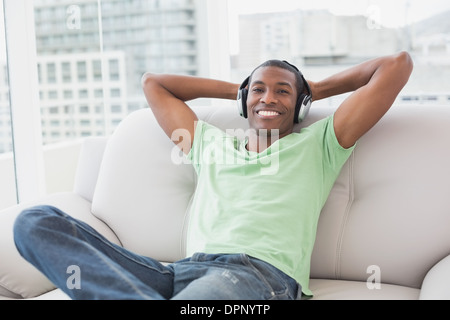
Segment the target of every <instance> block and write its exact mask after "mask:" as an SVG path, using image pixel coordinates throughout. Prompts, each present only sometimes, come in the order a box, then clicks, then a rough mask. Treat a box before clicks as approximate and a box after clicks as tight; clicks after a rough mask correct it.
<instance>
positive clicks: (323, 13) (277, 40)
mask: <svg viewBox="0 0 450 320" xmlns="http://www.w3.org/2000/svg"><path fill="white" fill-rule="evenodd" d="M228 8H229V21H230V24H229V30H230V40H231V41H230V51H231V55H232V66H231V68H232V72H233V79H234V80H235V81H237V82H240V81H242V80H243V79H245V78H246V77H247V76H248V74H249V73H250V72H251V71H252V70H253V68H254V67H256V66H257V65H259V64H260V63H261V62H263V61H264V60H267V59H269V58H279V59H283V60H288V61H290V62H291V63H293V64H295V65H297V67H299V68H300V69H301V70H302V72H303V74H304V75H305V77H306V78H310V79H314V80H320V79H323V78H324V77H326V76H327V75H331V74H332V73H335V72H337V71H340V70H342V69H344V68H346V67H348V66H350V65H354V64H357V63H359V62H362V61H364V60H366V59H369V58H374V57H377V56H381V55H385V54H390V53H394V52H397V51H400V50H407V51H408V52H409V53H410V54H411V56H412V58H413V60H414V72H413V74H412V76H411V78H410V81H409V82H408V84H407V85H406V86H405V88H404V89H403V91H402V93H401V94H400V96H399V99H398V103H403V104H407V103H414V104H415V103H427V104H446V105H448V104H449V103H448V99H446V97H448V93H449V88H450V87H449V85H448V79H450V40H449V39H450V38H449V34H450V28H449V25H448V23H447V21H448V17H449V16H450V3H449V2H446V1H442V0H429V1H428V0H427V1H423V0H404V1H385V0H371V1H357V0H356V1H355V0H343V1H289V0H279V1H265V0H260V1H256V0H247V1H239V0H228ZM341 98H344V97H341ZM341 98H339V97H336V98H335V99H329V100H328V101H323V102H322V101H320V102H317V104H316V105H318V104H320V103H324V104H329V105H333V106H334V105H337V104H338V103H339V102H340V101H341Z"/></svg>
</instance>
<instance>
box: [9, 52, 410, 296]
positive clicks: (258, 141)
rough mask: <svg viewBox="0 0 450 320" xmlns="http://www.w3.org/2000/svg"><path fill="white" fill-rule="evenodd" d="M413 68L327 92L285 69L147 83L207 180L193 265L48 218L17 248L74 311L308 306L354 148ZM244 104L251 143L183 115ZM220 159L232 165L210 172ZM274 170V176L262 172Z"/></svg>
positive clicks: (360, 70) (389, 64)
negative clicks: (331, 105)
mask: <svg viewBox="0 0 450 320" xmlns="http://www.w3.org/2000/svg"><path fill="white" fill-rule="evenodd" d="M412 68H413V65H412V61H411V58H410V56H409V54H407V53H405V52H400V53H398V54H394V55H390V56H384V57H380V58H376V59H372V60H369V61H366V62H364V63H361V64H359V65H356V66H354V67H351V68H349V69H347V70H345V71H343V72H340V73H338V74H335V75H332V76H330V77H329V78H326V79H324V80H322V81H318V82H313V81H306V80H305V79H304V77H303V75H302V74H301V73H300V71H299V70H298V69H297V68H296V67H294V66H293V65H291V64H289V63H287V62H285V61H279V60H269V61H267V62H265V63H263V64H262V65H260V66H258V67H257V68H256V69H255V70H254V71H253V73H252V74H251V75H250V76H249V77H248V78H247V79H246V80H245V81H244V82H243V83H242V84H235V83H229V82H224V81H218V80H213V79H204V78H198V77H189V76H181V75H164V74H162V75H156V74H150V73H147V74H145V75H144V77H143V79H142V84H143V89H144V93H145V96H146V98H147V101H148V103H149V106H150V108H151V110H152V111H153V113H154V115H155V117H156V119H157V120H158V122H159V124H160V126H161V128H162V129H163V130H164V131H165V132H166V134H167V135H168V137H172V134H173V133H174V132H176V131H178V130H181V131H183V132H185V133H187V135H185V137H184V138H183V139H182V141H181V142H179V141H177V142H179V144H177V146H178V147H179V148H180V149H181V150H182V151H183V152H184V154H185V155H186V157H187V158H188V159H189V160H190V162H191V163H192V165H193V166H194V168H195V170H196V172H197V175H198V178H197V187H196V191H195V194H194V198H193V199H192V202H191V211H190V215H189V217H190V221H189V229H188V234H187V248H186V251H187V257H186V258H185V259H183V260H181V261H178V262H175V263H172V264H169V265H163V264H161V263H159V262H158V261H156V260H154V259H152V258H151V257H143V256H140V255H137V254H135V253H133V252H130V251H129V250H126V249H124V248H122V247H119V246H116V245H114V244H112V243H110V242H109V241H107V240H106V239H104V238H103V237H102V236H101V235H99V234H98V233H97V232H96V231H95V230H92V229H91V228H90V227H89V226H87V225H86V224H85V223H83V222H81V221H77V220H75V219H73V218H71V217H70V216H68V215H66V214H65V213H64V212H62V211H60V210H59V209H57V208H54V207H50V206H40V207H34V208H30V209H27V210H25V211H23V212H22V214H21V215H20V216H19V217H18V218H17V220H16V223H15V227H14V236H15V241H16V245H17V248H18V250H19V252H20V253H21V254H22V255H23V256H24V257H25V258H26V259H27V260H28V261H30V262H31V263H32V264H33V265H35V266H36V267H37V268H38V269H39V270H41V271H42V272H43V273H44V274H45V275H46V276H47V277H48V278H49V279H50V280H51V281H53V283H55V284H56V286H58V287H59V288H61V289H62V290H63V291H65V292H66V293H67V294H68V295H69V296H70V297H72V298H73V299H187V300H189V299H204V300H208V299H224V300H230V299H252V300H261V299H298V298H300V297H301V296H302V295H305V296H311V295H312V294H313V293H312V292H311V291H310V289H309V272H310V269H309V268H310V258H311V253H312V250H313V246H314V241H315V236H316V228H317V223H318V218H319V214H320V212H321V210H322V207H323V205H324V204H325V202H326V200H327V197H328V195H329V192H330V190H331V188H332V186H333V184H334V182H335V180H336V178H337V177H338V175H339V172H340V170H341V168H342V166H343V165H344V163H345V162H346V161H347V159H348V157H349V156H350V154H351V153H352V151H353V148H354V147H355V144H356V143H357V141H358V140H359V139H360V137H361V136H363V135H364V134H365V133H366V132H367V131H368V130H370V128H372V127H373V126H374V125H375V124H376V123H377V122H378V121H379V120H380V119H381V117H382V116H383V115H384V114H385V113H386V112H387V111H388V109H389V108H390V107H391V106H392V104H393V102H394V101H395V99H396V97H397V95H398V94H399V92H400V91H401V89H402V88H403V86H404V85H405V84H406V83H407V81H408V79H409V76H410V74H411V72H412ZM346 92H352V94H351V95H350V96H349V97H348V98H347V99H346V100H345V101H344V102H343V103H342V104H341V105H340V106H339V107H338V108H337V109H336V111H335V113H334V114H332V115H330V116H329V117H327V118H325V119H322V120H319V121H317V122H316V123H314V124H312V125H310V126H308V127H307V128H304V129H302V130H301V132H300V133H295V132H293V128H294V125H295V123H296V122H299V121H301V120H302V118H303V117H304V116H305V114H306V113H307V110H308V108H309V107H310V103H311V100H314V101H316V100H320V99H324V98H328V97H331V96H334V95H338V94H342V93H346ZM236 97H238V98H237V100H238V103H239V110H240V112H241V114H242V115H243V116H245V117H246V118H248V122H249V126H250V130H249V134H248V137H246V139H243V140H238V139H237V138H236V137H235V136H234V135H230V134H228V133H227V132H224V131H222V130H220V129H218V128H216V127H214V126H213V125H211V124H208V123H206V122H205V121H202V120H199V119H198V118H197V116H196V114H195V113H194V112H193V111H192V109H190V108H189V107H188V105H187V104H186V101H189V100H192V99H196V98H218V99H230V100H236ZM305 111H306V112H305ZM218 154H223V155H224V156H223V157H221V159H233V161H204V160H205V159H210V158H209V156H210V155H218ZM236 159H237V160H239V161H235V160H236ZM274 162H276V163H277V166H276V170H270V168H267V167H265V166H267V164H269V163H274ZM74 258H76V261H77V265H79V266H80V268H81V269H83V270H88V271H89V272H84V276H83V288H82V289H81V290H69V289H68V288H67V286H66V280H67V274H66V269H67V265H68V264H70V262H69V261H72V260H71V259H74Z"/></svg>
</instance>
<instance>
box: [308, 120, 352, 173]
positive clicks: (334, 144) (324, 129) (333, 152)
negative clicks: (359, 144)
mask: <svg viewBox="0 0 450 320" xmlns="http://www.w3.org/2000/svg"><path fill="white" fill-rule="evenodd" d="M311 129H312V130H313V131H314V134H315V135H316V136H317V139H318V143H320V144H321V145H322V150H323V156H324V161H325V163H328V166H329V168H331V169H332V170H334V171H336V172H337V171H340V170H341V168H342V166H343V165H344V163H345V162H346V161H347V159H348V157H349V156H350V155H351V153H352V152H353V150H354V148H355V146H356V144H355V145H354V146H352V147H350V148H348V149H346V148H344V147H342V146H341V145H340V144H339V141H338V139H337V137H336V132H335V131H334V114H333V115H330V116H328V117H327V118H324V119H322V120H319V121H318V122H316V123H314V124H313V125H311Z"/></svg>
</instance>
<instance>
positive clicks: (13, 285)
mask: <svg viewBox="0 0 450 320" xmlns="http://www.w3.org/2000/svg"><path fill="white" fill-rule="evenodd" d="M42 204H47V205H52V206H55V207H58V208H60V209H61V210H63V211H65V212H66V213H68V214H69V215H71V216H72V217H74V218H77V219H80V220H82V221H85V222H86V223H88V224H89V225H91V226H92V227H93V228H95V229H96V230H98V231H99V232H100V233H101V234H103V235H104V236H105V237H106V238H107V239H109V240H111V241H113V242H114V243H116V244H120V241H119V239H118V238H117V237H116V235H115V234H114V233H113V232H112V230H111V229H110V228H109V227H108V226H107V225H106V224H105V223H104V222H102V221H101V220H99V219H97V218H96V217H95V216H94V215H93V214H92V213H91V203H90V202H89V201H87V200H86V199H84V198H83V197H81V196H80V195H77V194H75V193H71V192H67V193H58V194H54V195H49V196H46V197H43V198H41V199H39V200H34V201H30V202H26V203H21V204H18V205H15V206H13V207H10V208H7V209H3V210H1V211H0V244H1V245H0V300H2V299H4V298H12V299H20V298H26V299H30V298H34V297H38V296H40V295H42V294H44V293H47V292H49V291H51V290H53V289H55V286H54V285H53V284H52V283H51V282H50V281H49V280H48V279H47V278H46V277H45V276H44V275H43V274H42V273H40V272H39V271H38V270H37V269H36V268H35V267H34V266H32V265H31V264H30V263H29V262H27V261H26V260H25V259H23V258H22V257H21V256H20V254H19V252H18V251H17V248H16V246H15V244H14V237H13V225H14V222H15V219H16V217H17V215H18V214H19V213H20V212H21V211H22V210H23V209H25V208H27V207H31V206H35V205H42Z"/></svg>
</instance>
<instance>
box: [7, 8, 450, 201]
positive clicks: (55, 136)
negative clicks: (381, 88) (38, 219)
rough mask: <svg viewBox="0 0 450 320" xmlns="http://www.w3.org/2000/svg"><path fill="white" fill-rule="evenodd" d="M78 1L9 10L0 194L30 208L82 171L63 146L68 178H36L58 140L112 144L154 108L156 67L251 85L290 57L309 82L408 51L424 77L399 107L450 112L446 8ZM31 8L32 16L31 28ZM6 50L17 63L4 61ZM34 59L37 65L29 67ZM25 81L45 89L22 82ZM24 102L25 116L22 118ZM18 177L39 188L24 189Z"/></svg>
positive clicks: (415, 78)
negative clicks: (132, 119) (145, 79)
mask: <svg viewBox="0 0 450 320" xmlns="http://www.w3.org/2000/svg"><path fill="white" fill-rule="evenodd" d="M69 2H70V1H69ZM69 2H67V1H59V0H35V1H27V2H25V3H26V5H25V6H23V5H22V6H19V3H21V2H20V1H16V0H5V1H3V2H2V5H0V8H1V9H4V10H5V12H6V16H5V23H6V25H7V26H8V28H9V34H10V37H9V38H8V39H7V42H6V43H4V42H2V41H3V40H4V39H5V37H4V36H3V35H4V34H5V28H4V26H3V21H4V20H3V19H0V22H1V23H0V32H1V35H2V36H0V43H1V48H0V174H1V177H2V182H0V190H2V191H3V192H4V193H2V195H3V194H8V195H9V196H8V197H7V198H8V199H10V200H8V203H11V202H14V201H17V199H16V194H17V195H19V196H18V198H19V200H18V201H22V200H24V199H26V198H27V197H28V195H29V194H30V197H31V195H33V196H34V195H36V193H41V192H42V190H43V189H45V192H46V193H51V192H55V191H70V190H71V189H72V187H73V185H72V184H73V178H74V171H75V167H74V165H72V164H73V161H70V160H71V159H66V158H64V157H65V156H67V155H71V154H72V153H70V152H64V149H63V148H62V149H61V152H60V154H58V155H57V156H58V157H61V158H58V160H57V161H55V160H54V159H53V160H52V163H59V164H61V165H65V167H63V168H55V170H58V172H65V173H67V175H66V176H61V175H59V176H58V180H55V179H53V178H52V177H53V176H55V175H54V174H51V172H44V173H43V174H42V172H36V171H39V170H45V169H43V168H44V167H45V166H44V164H45V163H46V161H47V160H46V158H45V157H46V155H45V148H47V147H48V146H50V145H52V144H55V143H58V145H64V146H67V145H71V146H70V147H71V148H74V147H77V146H79V143H80V141H81V140H80V139H82V138H86V137H92V136H99V135H101V136H108V135H110V134H111V133H112V132H113V131H114V130H115V128H116V127H117V125H118V124H119V123H120V121H121V119H123V117H125V116H126V115H127V114H128V113H130V112H133V111H136V110H139V109H142V108H147V107H148V106H147V103H146V101H145V97H144V95H143V92H142V89H141V84H140V80H141V76H142V74H144V73H145V72H147V71H150V72H154V73H177V74H187V75H194V76H205V77H214V78H219V79H223V80H231V81H234V82H241V81H243V79H245V78H246V77H247V76H248V74H249V73H250V72H251V71H252V70H253V69H254V67H256V66H257V65H258V64H260V63H261V62H262V61H264V60H267V59H268V58H282V59H285V60H288V61H290V62H292V63H293V64H295V65H297V66H298V67H299V68H301V69H302V71H303V73H304V74H305V76H306V77H307V78H311V79H321V78H323V77H324V76H326V75H329V74H331V73H334V72H337V71H339V70H342V69H343V68H346V67H347V66H349V65H352V64H356V63H358V62H361V61H363V60H365V59H367V58H371V57H374V56H378V55H382V54H387V53H391V52H394V51H398V50H402V49H407V50H409V51H410V52H411V54H412V56H413V59H414V62H415V70H414V73H413V75H412V77H411V80H410V82H409V83H408V85H407V87H405V89H404V91H403V92H402V95H401V96H400V100H399V103H403V104H412V103H414V104H416V103H426V104H446V105H450V92H449V88H448V79H450V61H449V57H450V43H449V40H448V39H449V38H448V34H450V30H449V29H448V24H447V23H446V21H447V20H448V18H447V17H448V16H449V11H448V10H449V9H450V2H448V1H442V0H427V1H423V0H402V1H394V2H393V1H387V0H370V1H369V0H367V1H360V0H346V1H345V0H343V1H292V0H291V1H288V0H278V1H267V0H246V1H240V0H224V1H209V0H189V1H187V0H170V1H168V0H167V1H166V0H165V1H158V0H152V1H149V0H133V1H118V0H88V1H82V2H80V3H76V2H72V3H69ZM3 6H4V8H3ZM24 7H25V8H24ZM69 7H71V9H72V10H67V9H68V8H69ZM28 12H31V13H32V14H33V13H34V22H30V25H29V24H28V23H27V22H28V19H26V18H25V17H27V16H28ZM2 13H3V10H2ZM224 13H228V14H224ZM207 15H210V16H207ZM0 18H1V17H0ZM311 30H313V31H314V32H312V31H311ZM101 32H103V33H102V34H100V33H101ZM30 39H35V40H36V41H35V43H33V41H30ZM228 40H229V41H228ZM7 51H8V52H9V56H8V57H9V59H8V60H6V59H3V60H2V57H6V56H7V55H6V52H7ZM24 61H26V63H24ZM29 61H33V63H35V64H36V68H35V69H34V68H28V69H26V68H24V66H26V65H29ZM8 75H9V77H8ZM24 78H26V79H36V80H35V82H36V84H35V85H34V84H33V83H32V82H33V81H30V82H26V83H25V84H24V83H23V81H21V80H22V79H24ZM18 88H20V90H18ZM338 102H339V100H338V99H337V100H331V99H330V100H329V101H326V102H324V103H328V104H333V105H335V104H337V103H338ZM194 103H198V104H209V103H210V102H209V101H208V100H199V101H195V102H194ZM230 103H232V102H230ZM15 104H18V105H20V106H21V108H18V109H17V110H15V111H16V112H15V113H14V114H15V115H16V116H15V117H14V119H12V118H11V112H10V107H11V108H14V105H15ZM11 127H13V128H14V132H13V130H12V129H11ZM34 128H36V131H33V130H34ZM32 129H33V130H32ZM13 138H14V142H13ZM61 142H63V143H61ZM13 146H14V150H13ZM41 149H44V153H43V154H40V153H39V152H41ZM13 151H14V152H13ZM14 156H15V157H16V158H14ZM52 156H56V155H55V153H54V152H53V153H52ZM3 157H6V160H4V158H3ZM13 159H15V160H16V161H15V163H16V164H17V166H16V167H15V166H14V161H13ZM67 160H69V161H67ZM3 161H5V162H3ZM2 163H3V164H2ZM68 164H71V165H70V166H69V165H68ZM36 167H38V168H39V169H38V170H36ZM47 167H51V166H47ZM6 168H7V169H6ZM23 168H25V169H23ZM52 169H53V168H47V170H52ZM5 172H6V173H5ZM15 174H16V175H18V176H21V177H22V179H19V181H22V180H23V181H32V182H33V183H30V184H29V186H23V185H22V186H20V185H16V183H15V180H14V175H15ZM42 176H44V177H45V178H44V182H42ZM3 177H5V178H3ZM11 177H12V178H11ZM42 186H44V188H43V187H42ZM5 189H7V190H8V192H9V193H6V191H4V190H5ZM20 195H25V196H20ZM3 199H5V197H3V196H2V197H0V202H1V201H2V200H3ZM11 199H13V200H11ZM1 206H2V203H0V208H1Z"/></svg>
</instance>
